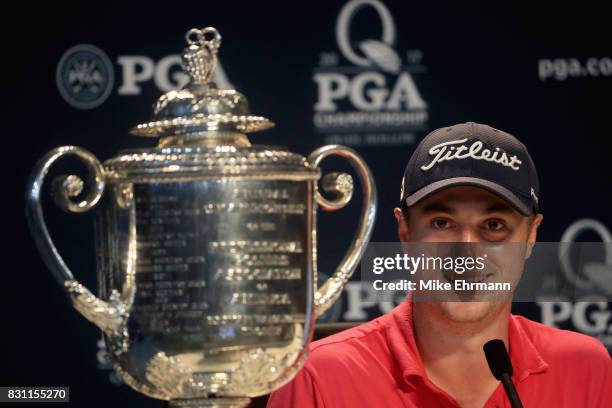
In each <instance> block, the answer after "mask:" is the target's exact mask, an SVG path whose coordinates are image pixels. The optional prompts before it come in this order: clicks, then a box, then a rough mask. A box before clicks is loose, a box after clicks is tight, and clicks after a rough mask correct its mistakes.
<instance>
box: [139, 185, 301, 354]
mask: <svg viewBox="0 0 612 408" xmlns="http://www.w3.org/2000/svg"><path fill="white" fill-rule="evenodd" d="M225 183H228V184H230V186H228V185H221V183H219V182H210V181H201V182H193V183H189V184H186V185H182V186H177V185H174V184H162V183H160V184H139V185H135V186H134V192H135V203H136V206H137V211H136V228H137V231H138V233H137V237H138V239H137V257H136V258H137V259H136V265H137V267H136V282H137V285H136V286H137V288H138V289H137V292H136V298H135V303H134V306H135V309H134V310H135V314H134V316H135V318H134V319H133V323H136V322H137V324H139V325H140V329H141V330H142V331H143V332H146V333H147V334H157V335H159V336H164V335H165V336H168V335H173V334H176V335H180V337H181V339H182V341H183V342H190V341H191V342H194V344H196V343H197V344H198V347H200V348H201V347H202V345H201V344H202V342H205V343H206V344H207V345H208V346H210V347H211V348H213V347H219V346H226V345H247V344H249V343H252V342H253V341H257V342H258V344H260V343H261V341H262V340H265V339H269V340H270V341H272V340H273V341H282V340H290V339H291V338H292V336H293V327H294V326H293V323H296V322H300V323H302V322H303V321H304V316H305V310H306V309H305V308H306V307H307V306H306V305H307V303H308V302H307V298H306V296H307V278H306V277H307V274H308V268H309V267H310V266H309V263H308V262H309V261H308V251H309V244H308V243H307V241H306V238H305V237H306V234H304V231H305V230H306V229H307V228H308V225H307V223H308V214H307V212H306V204H305V203H307V197H308V195H307V187H306V183H299V182H291V181H274V182H269V181H267V182H265V184H264V183H262V182H260V181H257V180H241V181H226V182H225ZM228 187H231V188H228ZM179 190H180V191H179Z"/></svg>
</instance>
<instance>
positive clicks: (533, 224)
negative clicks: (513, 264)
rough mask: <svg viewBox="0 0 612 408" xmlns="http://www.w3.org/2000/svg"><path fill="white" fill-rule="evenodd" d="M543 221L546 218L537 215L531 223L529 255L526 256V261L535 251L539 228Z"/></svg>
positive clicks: (528, 242) (528, 240)
mask: <svg viewBox="0 0 612 408" xmlns="http://www.w3.org/2000/svg"><path fill="white" fill-rule="evenodd" d="M543 219H544V216H543V215H542V214H536V215H535V216H534V217H533V221H532V222H531V225H530V226H529V237H528V238H527V245H528V246H527V254H526V256H525V259H527V258H529V257H530V256H531V251H532V250H533V246H534V245H535V243H536V240H537V238H538V227H539V226H540V224H541V223H542V220H543Z"/></svg>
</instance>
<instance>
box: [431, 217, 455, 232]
mask: <svg viewBox="0 0 612 408" xmlns="http://www.w3.org/2000/svg"><path fill="white" fill-rule="evenodd" d="M431 226H432V227H433V228H435V229H437V230H444V229H447V228H449V227H450V226H451V223H450V221H449V220H444V219H437V220H433V221H432V222H431Z"/></svg>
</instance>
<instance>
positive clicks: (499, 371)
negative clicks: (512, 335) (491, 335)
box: [483, 339, 512, 381]
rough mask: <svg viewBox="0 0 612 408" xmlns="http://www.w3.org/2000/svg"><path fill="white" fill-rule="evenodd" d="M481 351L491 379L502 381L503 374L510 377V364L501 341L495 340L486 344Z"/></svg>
mask: <svg viewBox="0 0 612 408" xmlns="http://www.w3.org/2000/svg"><path fill="white" fill-rule="evenodd" d="M483 350H484V353H485V356H486V358H487V363H488V364H489V368H490V369H491V372H492V373H493V377H495V378H496V379H497V380H499V381H501V380H502V375H503V374H508V375H509V376H510V377H512V363H511V362H510V356H509V355H508V351H507V350H506V345H505V344H504V342H503V341H502V340H500V339H495V340H490V341H488V342H486V343H485V345H484V346H483Z"/></svg>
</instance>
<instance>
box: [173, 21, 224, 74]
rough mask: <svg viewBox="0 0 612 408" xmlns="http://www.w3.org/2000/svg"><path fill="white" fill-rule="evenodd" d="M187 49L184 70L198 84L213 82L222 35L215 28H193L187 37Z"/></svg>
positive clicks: (184, 57) (184, 56) (184, 54)
mask: <svg viewBox="0 0 612 408" xmlns="http://www.w3.org/2000/svg"><path fill="white" fill-rule="evenodd" d="M185 39H186V40H187V44H188V46H187V48H185V51H184V52H183V59H182V60H183V69H184V70H185V71H186V72H187V73H188V74H189V76H190V77H191V81H192V82H193V83H196V84H205V83H208V82H210V81H211V80H212V78H213V76H214V74H215V68H216V66H217V51H218V50H219V47H220V46H221V34H219V32H218V31H217V29H216V28H214V27H206V28H202V29H197V28H192V29H191V30H189V31H188V32H187V34H186V35H185Z"/></svg>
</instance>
